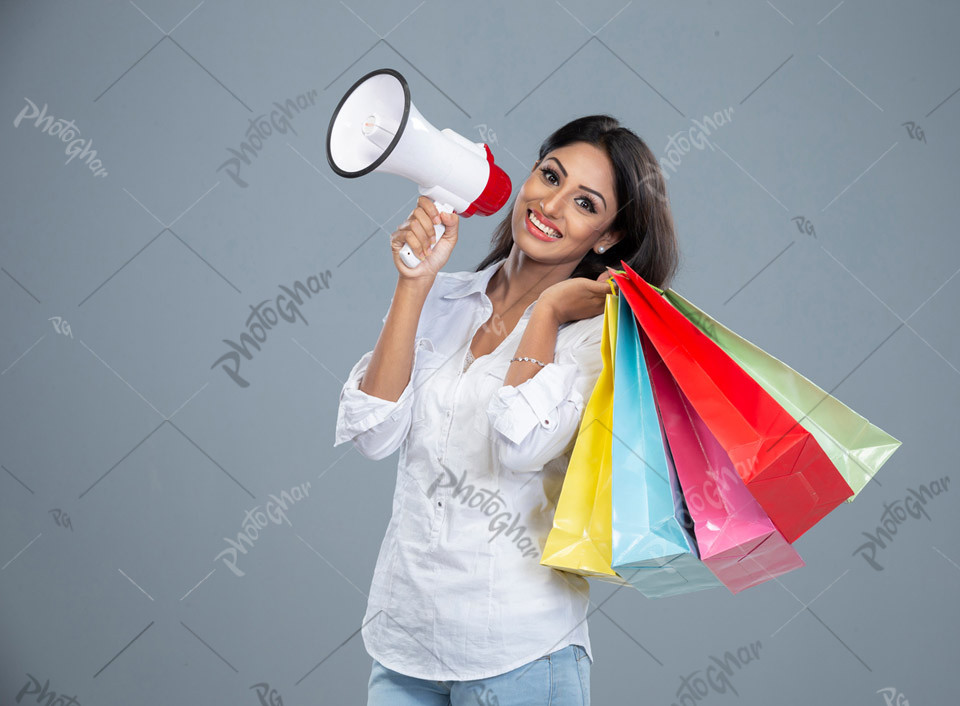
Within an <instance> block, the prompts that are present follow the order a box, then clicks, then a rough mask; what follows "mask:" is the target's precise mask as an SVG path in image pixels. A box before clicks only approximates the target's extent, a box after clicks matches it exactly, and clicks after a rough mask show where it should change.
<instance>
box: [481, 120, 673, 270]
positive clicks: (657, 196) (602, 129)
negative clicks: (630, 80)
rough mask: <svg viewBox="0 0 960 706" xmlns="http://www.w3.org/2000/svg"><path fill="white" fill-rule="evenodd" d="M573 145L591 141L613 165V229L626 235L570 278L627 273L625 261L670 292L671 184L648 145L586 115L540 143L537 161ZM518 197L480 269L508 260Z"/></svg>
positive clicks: (586, 260)
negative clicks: (615, 208)
mask: <svg viewBox="0 0 960 706" xmlns="http://www.w3.org/2000/svg"><path fill="white" fill-rule="evenodd" d="M572 142H586V143H589V144H591V145H594V146H596V147H599V148H600V149H602V150H604V152H606V154H607V155H608V156H609V158H610V161H611V163H612V164H613V172H614V181H615V185H616V194H617V204H618V205H619V210H618V211H617V215H616V216H615V217H614V221H613V224H612V225H611V228H612V230H614V231H621V232H622V233H623V237H622V238H621V239H620V240H619V241H618V242H617V243H616V244H614V245H613V246H612V247H610V248H608V249H607V250H605V251H604V252H603V254H598V253H596V252H595V251H594V250H589V251H588V252H587V253H586V254H585V255H584V256H583V259H582V260H581V261H580V262H579V264H578V265H577V267H576V269H575V270H574V271H573V273H572V274H571V275H570V276H571V277H589V278H590V279H597V277H598V276H599V275H600V273H601V272H604V271H605V269H606V266H607V265H609V266H610V267H612V268H613V269H615V270H619V269H622V266H621V265H620V261H621V260H623V261H624V262H626V263H627V264H628V265H630V267H631V268H632V269H633V270H634V271H636V272H637V274H639V275H640V276H641V277H643V279H645V280H646V281H647V282H649V283H650V284H653V285H655V286H657V287H660V288H661V289H666V288H667V287H668V286H669V284H670V281H671V280H672V279H673V277H674V275H675V274H676V271H677V269H678V268H679V265H680V252H679V246H678V244H677V237H676V233H675V232H674V225H673V215H672V214H671V211H670V203H669V201H668V199H667V186H666V180H665V179H664V177H663V172H661V171H660V165H659V164H658V163H657V159H656V157H655V156H654V154H653V152H652V151H651V150H650V148H649V147H648V146H647V144H646V143H645V142H644V141H643V140H642V139H640V138H639V137H637V135H636V134H634V133H633V132H632V131H631V130H629V129H628V128H625V127H622V126H621V125H620V122H619V121H618V120H617V119H616V118H613V117H611V116H609V115H587V116H584V117H582V118H577V119H576V120H571V121H570V122H568V123H567V124H566V125H564V126H563V127H561V128H559V129H558V130H556V131H555V132H554V133H553V134H552V135H550V136H549V137H548V138H547V139H546V140H544V141H543V143H542V144H541V145H540V153H539V157H538V162H539V161H541V160H543V158H544V157H545V156H546V155H547V154H548V153H549V152H551V151H552V150H555V149H557V148H559V147H564V146H565V145H568V144H570V143H572ZM516 201H517V198H516V196H514V198H513V201H511V202H510V208H509V210H508V211H507V214H506V216H505V217H504V219H503V220H502V221H501V222H500V224H499V225H497V227H496V229H495V230H494V232H493V235H492V236H491V238H490V243H491V245H492V246H493V249H492V250H491V251H490V253H489V254H488V255H487V256H486V257H485V258H484V259H483V261H482V262H481V263H480V264H479V265H477V269H476V271H477V272H479V271H480V270H482V269H484V268H486V267H488V266H489V265H492V264H494V263H495V262H499V261H500V260H503V259H505V258H506V257H507V256H508V255H509V254H510V248H512V247H513V229H512V226H511V220H512V216H513V209H514V206H515V205H516Z"/></svg>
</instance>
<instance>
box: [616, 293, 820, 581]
mask: <svg viewBox="0 0 960 706" xmlns="http://www.w3.org/2000/svg"><path fill="white" fill-rule="evenodd" d="M627 309H628V307H622V308H621V312H622V311H624V310H627ZM621 315H622V314H621ZM631 316H632V314H631ZM619 328H620V334H619V340H622V339H623V337H624V334H623V331H624V328H625V325H624V324H623V323H622V322H621V324H620V327H619ZM640 339H641V343H642V349H643V355H644V358H645V360H646V362H647V368H648V371H649V374H650V380H651V383H652V385H653V391H654V396H655V398H656V401H657V405H658V409H659V412H660V420H661V423H662V425H663V429H664V432H665V435H666V438H667V441H668V443H669V445H670V452H671V455H672V457H673V462H674V465H675V466H676V471H677V476H678V477H679V479H680V487H681V488H682V489H683V498H684V501H685V503H686V507H687V510H688V512H689V513H690V517H691V518H692V520H693V525H694V536H695V537H696V541H697V548H698V549H699V552H700V559H701V561H702V562H703V563H704V565H706V566H707V567H709V568H710V570H711V571H712V572H713V573H714V575H716V576H717V578H718V579H719V580H720V581H722V582H723V585H725V586H726V587H727V588H728V589H730V591H731V592H732V593H739V592H740V591H742V590H743V589H745V588H749V587H751V586H756V585H757V584H760V583H763V582H764V581H767V580H769V579H772V578H773V577H775V576H780V575H781V574H785V573H787V572H788V571H792V570H793V569H798V568H800V567H801V566H804V562H803V559H801V558H800V555H799V554H798V553H797V550H796V549H794V547H793V546H792V545H791V544H790V543H789V542H787V540H786V539H785V538H784V536H783V535H782V534H781V533H780V532H779V531H778V530H777V528H776V527H774V525H773V522H772V521H771V520H770V518H769V517H767V514H766V513H765V512H764V511H763V508H761V507H760V503H758V502H757V500H756V499H755V498H754V497H753V495H751V494H750V491H749V490H747V486H746V485H745V484H744V482H743V480H742V479H741V478H740V476H739V475H738V474H737V472H736V470H735V469H734V467H733V463H732V462H731V461H730V456H729V455H728V454H727V452H726V451H724V450H723V446H721V445H720V442H718V441H717V439H716V437H715V436H714V435H713V433H712V432H711V431H710V429H709V428H708V427H707V425H706V424H704V423H703V419H702V418H701V417H700V415H699V414H697V411H696V410H695V409H693V407H692V406H691V405H690V402H689V400H687V398H686V395H684V394H683V391H682V390H680V388H679V387H677V384H676V381H675V380H674V379H673V377H672V376H671V375H670V371H669V370H668V369H667V366H666V365H664V364H663V360H662V359H661V358H660V354H659V353H657V350H656V348H655V347H654V346H653V345H651V344H650V341H649V339H648V338H647V336H646V334H644V333H643V332H640ZM618 345H619V344H618ZM621 368H622V366H621V364H620V361H619V359H618V360H617V373H618V375H619V373H620V370H621ZM618 380H619V377H618ZM614 423H616V412H614ZM614 428H616V427H614ZM614 450H616V446H614ZM614 461H616V454H614ZM613 478H614V485H613V489H614V493H613V498H614V527H616V510H617V506H616V499H617V475H616V463H614V476H613ZM614 554H616V535H614Z"/></svg>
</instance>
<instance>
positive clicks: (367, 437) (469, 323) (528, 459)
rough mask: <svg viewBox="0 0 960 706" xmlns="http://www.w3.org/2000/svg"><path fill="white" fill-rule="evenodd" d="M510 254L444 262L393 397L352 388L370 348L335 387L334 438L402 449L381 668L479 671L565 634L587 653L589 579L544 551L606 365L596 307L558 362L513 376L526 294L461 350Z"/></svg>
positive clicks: (376, 599)
mask: <svg viewBox="0 0 960 706" xmlns="http://www.w3.org/2000/svg"><path fill="white" fill-rule="evenodd" d="M504 262H505V261H504V260H501V261H499V262H496V263H494V264H492V265H490V266H489V267H487V268H485V269H483V270H481V271H480V272H453V273H447V272H440V273H438V274H437V277H436V279H435V280H434V283H433V286H432V288H431V289H430V292H429V294H428V295H427V298H426V301H425V303H424V306H423V310H422V313H421V315H420V321H419V325H418V328H417V333H416V337H415V345H414V359H413V370H412V373H411V376H410V382H409V383H408V384H407V387H406V388H405V389H404V390H403V393H402V394H401V395H400V397H399V399H397V400H396V401H395V402H391V401H388V400H384V399H381V398H378V397H374V396H372V395H368V394H366V393H364V392H362V391H361V390H360V389H359V384H360V380H361V379H362V378H363V375H364V372H365V371H366V369H367V365H368V364H369V362H370V358H371V356H372V355H373V351H369V352H367V353H365V354H364V355H363V356H362V357H361V358H360V360H359V361H358V362H357V363H356V364H355V365H354V366H353V369H352V370H351V371H350V375H349V377H348V379H347V381H346V383H345V384H344V386H343V389H342V391H341V394H340V406H339V410H338V414H337V428H336V438H335V442H334V446H337V445H339V444H342V443H344V442H346V441H352V442H353V444H354V445H355V446H356V448H357V449H358V450H359V451H360V453H362V454H363V455H364V456H366V457H367V458H370V459H374V460H376V459H382V458H385V457H386V456H389V455H390V454H392V453H393V452H394V451H395V450H397V449H398V448H399V449H400V458H399V463H398V468H397V479H396V487H395V490H394V496H393V512H392V516H391V518H390V522H389V525H388V527H387V531H386V535H385V537H384V539H383V543H382V544H381V546H380V553H379V555H378V557H377V563H376V568H375V569H374V575H373V581H372V585H371V588H370V595H369V599H368V603H367V611H366V615H364V618H363V628H362V636H363V643H364V646H365V647H366V649H367V652H368V653H369V654H370V655H371V656H372V657H374V658H375V659H377V660H378V661H379V662H380V663H381V664H383V665H384V666H386V667H388V668H390V669H393V670H395V671H398V672H401V673H403V674H407V675H410V676H414V677H418V678H421V679H437V680H469V679H482V678H485V677H490V676H494V675H497V674H501V673H503V672H507V671H510V670H511V669H515V668H517V667H519V666H521V665H523V664H526V663H527V662H530V661H532V660H535V659H537V658H539V657H542V656H544V655H546V654H548V653H550V652H552V651H554V650H558V649H561V648H562V647H565V646H566V645H570V644H579V645H582V646H583V647H584V649H585V650H586V652H587V655H588V657H589V659H590V660H591V661H592V660H593V653H592V651H591V649H590V640H589V636H588V634H587V622H586V615H587V608H588V596H589V585H588V583H587V580H586V579H585V578H584V577H582V576H579V575H576V574H572V573H569V572H563V571H559V570H556V569H552V568H550V567H547V566H542V565H541V564H540V557H541V555H542V551H543V547H544V545H545V543H546V538H547V534H548V533H549V532H550V530H551V528H552V527H553V515H554V509H555V508H556V503H557V498H558V497H559V494H560V488H561V485H562V483H563V477H564V474H565V472H566V468H567V464H568V462H569V460H570V452H571V450H572V449H573V445H574V441H575V439H576V434H577V432H578V430H579V425H580V420H581V418H582V414H583V408H584V405H585V400H587V399H589V396H590V393H591V392H592V390H593V387H594V384H595V383H596V381H597V378H598V377H599V375H600V369H601V367H602V359H601V355H600V342H601V335H602V328H603V315H602V314H601V315H598V316H595V317H592V318H589V319H583V320H581V321H575V322H569V323H566V324H564V325H562V326H560V328H559V330H558V334H557V346H556V350H555V353H554V362H551V363H548V364H547V365H546V367H544V368H541V369H539V370H538V372H537V373H536V374H535V375H534V376H533V377H532V378H530V379H528V380H526V381H524V382H523V383H521V384H520V385H517V386H512V385H508V386H504V384H503V380H504V378H505V377H506V373H507V368H508V367H509V366H510V358H512V357H514V355H515V353H516V349H517V346H518V344H519V342H520V339H521V338H522V336H523V332H524V330H525V329H526V324H527V322H528V320H529V318H530V314H531V313H532V311H533V306H534V305H533V304H531V305H530V306H529V307H527V309H526V310H525V311H524V313H523V316H522V317H521V319H520V321H519V323H518V324H517V326H516V328H514V330H513V331H512V332H510V334H509V335H508V336H507V337H506V338H505V339H504V340H503V341H502V342H501V343H500V345H499V346H498V347H497V348H496V350H494V351H493V352H491V353H490V354H488V355H482V356H480V357H479V358H477V359H476V360H474V361H473V362H470V361H469V359H468V357H467V354H468V352H469V348H470V343H471V342H472V340H473V336H474V334H475V333H476V332H477V330H478V329H479V328H480V327H481V325H483V323H484V322H486V321H487V320H488V319H489V318H490V316H491V315H492V313H493V305H492V304H491V302H490V299H489V298H488V297H487V294H486V289H487V284H488V282H489V281H490V278H491V277H492V276H493V274H494V273H495V272H496V271H497V270H498V269H499V268H500V267H501V266H502V265H503V263H504ZM383 321H384V322H386V316H384V318H383Z"/></svg>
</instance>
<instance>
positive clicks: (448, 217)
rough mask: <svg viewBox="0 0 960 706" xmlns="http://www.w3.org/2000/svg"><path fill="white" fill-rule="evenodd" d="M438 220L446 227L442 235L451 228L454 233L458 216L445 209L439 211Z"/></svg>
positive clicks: (458, 222) (458, 223)
mask: <svg viewBox="0 0 960 706" xmlns="http://www.w3.org/2000/svg"><path fill="white" fill-rule="evenodd" d="M440 222H441V223H442V224H443V225H444V227H445V228H446V231H445V232H444V235H446V234H447V233H449V232H450V231H451V230H452V231H453V232H454V233H456V232H457V229H458V228H459V225H460V216H458V215H457V214H456V213H447V212H446V211H440Z"/></svg>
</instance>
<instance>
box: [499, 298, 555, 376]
mask: <svg viewBox="0 0 960 706" xmlns="http://www.w3.org/2000/svg"><path fill="white" fill-rule="evenodd" d="M558 328H559V323H558V322H557V318H556V316H555V315H554V312H553V310H552V309H550V308H549V306H545V305H541V304H540V303H537V304H536V305H534V307H533V312H532V313H531V314H530V319H529V321H527V328H526V329H525V330H524V332H523V337H522V338H521V339H520V344H519V345H518V346H517V352H516V353H514V354H513V356H512V357H514V358H518V357H527V358H536V359H537V360H539V361H540V362H541V363H552V362H553V354H554V351H555V350H556V348H557V330H558ZM540 370H542V368H541V367H540V366H539V365H537V364H536V363H531V362H530V361H527V360H515V361H513V362H512V363H510V367H509V368H507V375H506V377H504V379H503V384H504V385H512V386H514V387H516V386H518V385H520V384H521V383H523V382H526V381H527V380H529V379H530V378H532V377H533V376H534V375H536V374H537V373H538V372H539V371H540Z"/></svg>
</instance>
